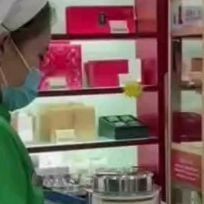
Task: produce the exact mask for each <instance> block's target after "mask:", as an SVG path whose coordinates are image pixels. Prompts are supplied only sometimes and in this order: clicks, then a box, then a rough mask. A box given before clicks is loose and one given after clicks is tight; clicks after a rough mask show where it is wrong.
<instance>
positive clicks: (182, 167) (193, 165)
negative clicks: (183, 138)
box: [171, 142, 203, 204]
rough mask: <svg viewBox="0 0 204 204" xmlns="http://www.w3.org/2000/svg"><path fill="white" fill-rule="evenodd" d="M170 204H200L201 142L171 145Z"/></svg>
mask: <svg viewBox="0 0 204 204" xmlns="http://www.w3.org/2000/svg"><path fill="white" fill-rule="evenodd" d="M172 148H173V149H172V169H171V175H172V204H192V203H196V204H197V203H198V204H201V203H202V187H201V186H202V164H201V161H202V151H203V145H202V142H192V143H180V144H176V143H174V144H173V147H172Z"/></svg>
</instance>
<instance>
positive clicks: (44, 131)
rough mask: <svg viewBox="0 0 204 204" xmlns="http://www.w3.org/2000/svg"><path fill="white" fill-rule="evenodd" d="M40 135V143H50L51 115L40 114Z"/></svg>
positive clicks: (38, 134) (38, 136) (38, 135)
mask: <svg viewBox="0 0 204 204" xmlns="http://www.w3.org/2000/svg"><path fill="white" fill-rule="evenodd" d="M38 125H39V127H38V131H37V132H38V133H37V136H36V138H37V140H38V141H40V142H50V121H49V114H47V113H46V112H45V113H39V115H38Z"/></svg>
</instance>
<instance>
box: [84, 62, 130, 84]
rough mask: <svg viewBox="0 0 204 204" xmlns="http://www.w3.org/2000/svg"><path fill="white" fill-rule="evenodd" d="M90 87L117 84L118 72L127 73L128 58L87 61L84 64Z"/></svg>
mask: <svg viewBox="0 0 204 204" xmlns="http://www.w3.org/2000/svg"><path fill="white" fill-rule="evenodd" d="M85 71H86V76H87V82H88V85H89V86H90V87H115V86H119V78H118V75H119V74H125V73H128V60H107V61H89V62H88V63H86V64H85Z"/></svg>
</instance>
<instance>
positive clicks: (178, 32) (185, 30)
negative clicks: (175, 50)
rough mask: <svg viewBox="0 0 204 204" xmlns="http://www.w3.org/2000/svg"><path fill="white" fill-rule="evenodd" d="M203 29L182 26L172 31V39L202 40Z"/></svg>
mask: <svg viewBox="0 0 204 204" xmlns="http://www.w3.org/2000/svg"><path fill="white" fill-rule="evenodd" d="M202 33H203V28H202V27H195V26H183V27H181V28H178V29H174V30H173V31H172V36H173V38H202Z"/></svg>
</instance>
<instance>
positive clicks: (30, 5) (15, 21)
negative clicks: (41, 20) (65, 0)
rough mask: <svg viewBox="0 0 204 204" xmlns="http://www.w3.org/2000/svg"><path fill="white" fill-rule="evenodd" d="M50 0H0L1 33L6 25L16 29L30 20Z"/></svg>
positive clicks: (11, 29) (10, 28)
mask: <svg viewBox="0 0 204 204" xmlns="http://www.w3.org/2000/svg"><path fill="white" fill-rule="evenodd" d="M47 2H48V0H0V34H1V33H2V32H4V31H5V29H4V28H3V27H2V26H1V25H2V24H3V25H5V26H6V28H8V29H9V30H10V31H15V30H17V29H18V28H20V27H21V26H23V25H24V24H26V23H27V22H29V21H30V20H31V19H32V18H33V17H34V16H35V15H37V14H38V13H39V12H40V10H41V9H42V8H43V7H44V6H45V5H46V3H47Z"/></svg>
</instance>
